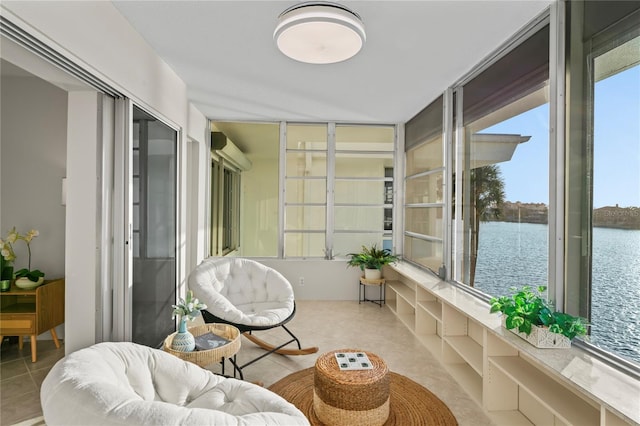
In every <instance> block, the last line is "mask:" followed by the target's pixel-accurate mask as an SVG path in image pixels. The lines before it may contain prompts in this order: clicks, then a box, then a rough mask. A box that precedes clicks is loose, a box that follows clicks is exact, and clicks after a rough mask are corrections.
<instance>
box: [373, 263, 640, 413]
mask: <svg viewBox="0 0 640 426" xmlns="http://www.w3.org/2000/svg"><path fill="white" fill-rule="evenodd" d="M385 268H386V269H385V271H384V275H385V277H387V290H388V291H387V306H388V307H389V308H390V309H391V311H392V312H393V313H394V314H395V315H396V316H397V317H398V318H399V319H400V321H401V322H402V323H403V324H404V325H406V327H407V328H408V329H409V330H410V331H411V332H412V333H413V334H414V335H415V336H416V337H417V338H418V339H419V341H420V342H421V343H422V344H423V345H424V346H425V347H426V348H428V350H429V351H430V352H432V353H433V354H434V355H435V356H436V358H438V359H439V360H441V361H442V362H443V365H444V366H445V368H446V369H447V371H449V373H450V374H451V375H452V376H453V378H454V379H455V380H457V381H458V383H459V384H460V385H461V386H462V388H463V389H464V390H465V391H466V392H467V393H468V394H469V395H470V396H471V397H472V398H473V399H474V400H475V401H476V402H477V403H478V404H479V405H481V406H482V407H483V408H484V409H485V410H487V414H488V415H489V416H490V417H491V418H492V420H493V421H494V422H495V423H496V424H497V425H500V426H503V425H504V426H520V425H523V426H529V425H531V424H541V425H546V424H550V423H553V424H557V425H559V424H565V425H579V426H583V425H584V426H588V425H600V426H621V425H627V424H633V425H636V424H637V425H640V398H638V397H637V395H640V380H638V379H636V378H635V377H633V376H631V375H628V374H625V373H624V372H622V371H619V370H616V369H614V368H613V367H611V366H610V365H608V364H605V363H603V362H602V361H600V360H599V359H597V358H595V357H592V356H590V355H589V354H588V353H586V352H585V351H583V350H581V349H579V348H576V347H572V348H571V349H537V348H535V347H533V346H532V345H530V344H529V343H528V342H526V341H524V340H522V339H521V338H520V337H518V336H516V335H515V334H513V333H511V332H509V331H507V330H505V329H504V328H503V327H502V325H501V321H500V317H499V316H498V315H496V314H491V313H490V312H489V305H488V304H487V303H486V302H485V301H482V300H480V299H479V298H476V297H474V296H472V295H471V294H470V293H469V292H467V291H464V290H463V289H461V288H459V287H457V286H455V285H453V284H451V283H447V282H444V281H442V280H441V279H440V278H438V277H437V276H436V275H435V274H432V273H429V272H426V271H424V270H422V269H420V268H418V267H416V266H414V265H411V264H409V263H406V262H398V263H397V264H395V265H391V266H386V267H385ZM442 336H444V337H442ZM483 345H484V347H483ZM483 392H486V394H484V395H483Z"/></svg>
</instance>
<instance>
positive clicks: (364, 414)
mask: <svg viewBox="0 0 640 426" xmlns="http://www.w3.org/2000/svg"><path fill="white" fill-rule="evenodd" d="M336 352H364V353H365V354H366V355H367V357H368V358H369V361H370V362H371V365H372V366H373V369H370V370H340V368H339V367H338V362H337V361H336V357H335V353H336ZM388 373H389V369H388V368H387V365H386V364H385V362H384V361H383V360H382V358H380V357H379V356H377V355H375V354H372V353H370V352H365V351H359V350H354V349H340V350H336V351H331V352H328V353H326V354H323V355H321V356H320V357H318V360H317V361H316V364H315V369H314V380H313V382H314V386H313V387H314V390H313V409H314V412H315V414H316V416H317V417H318V419H319V420H320V421H321V422H322V423H324V424H325V425H327V426H333V425H336V426H337V425H347V424H354V425H355V424H366V425H383V424H384V423H385V422H386V421H387V418H388V417H389V395H390V394H389V382H390V379H389V374H388Z"/></svg>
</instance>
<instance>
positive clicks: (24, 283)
mask: <svg viewBox="0 0 640 426" xmlns="http://www.w3.org/2000/svg"><path fill="white" fill-rule="evenodd" d="M38 235H40V233H39V232H38V231H37V230H35V229H31V230H30V231H29V232H27V233H26V234H25V235H20V234H19V233H18V232H17V231H16V228H15V226H14V227H13V228H12V229H11V231H9V234H8V236H7V238H6V240H5V241H2V244H1V245H2V253H1V254H2V258H3V260H4V262H3V265H2V266H3V268H2V269H3V271H2V275H3V279H6V278H4V276H8V274H9V273H11V272H8V270H9V271H13V265H12V262H13V261H15V258H16V255H15V252H14V251H13V247H12V244H15V242H16V241H18V240H22V241H24V242H25V244H27V253H28V254H29V258H28V263H27V267H26V268H22V269H19V270H17V271H16V272H15V274H13V275H14V276H15V279H16V286H18V287H20V288H23V289H33V288H36V287H38V286H39V285H40V284H42V283H43V282H44V272H42V271H40V270H39V269H34V270H31V240H33V239H34V238H35V237H37V236H38ZM0 241H1V240H0Z"/></svg>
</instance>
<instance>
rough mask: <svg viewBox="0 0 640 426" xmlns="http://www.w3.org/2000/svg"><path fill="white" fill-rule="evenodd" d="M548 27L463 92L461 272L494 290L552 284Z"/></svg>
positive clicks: (458, 211) (458, 205)
mask: <svg viewBox="0 0 640 426" xmlns="http://www.w3.org/2000/svg"><path fill="white" fill-rule="evenodd" d="M548 97H549V26H548V25H545V26H543V27H542V28H540V29H538V30H534V31H533V32H532V33H531V34H529V35H528V36H527V37H525V39H524V41H522V42H521V43H519V44H518V45H517V46H515V47H513V48H511V49H510V50H509V51H508V52H505V53H504V54H503V55H502V56H500V57H499V58H498V59H496V60H495V61H494V62H493V63H492V64H491V65H489V66H488V67H487V68H486V69H485V70H484V71H482V72H481V73H480V74H478V75H477V76H475V77H474V78H473V79H471V80H470V81H469V82H467V83H466V84H464V85H463V87H462V90H459V89H458V90H457V101H461V102H462V119H461V122H460V126H461V130H462V131H461V132H460V134H461V135H462V138H460V140H459V141H458V145H457V146H456V149H457V153H458V155H457V158H458V159H459V163H457V164H456V175H455V187H456V189H458V192H457V193H456V194H455V195H454V200H455V228H454V229H455V232H456V234H455V238H456V246H457V248H458V252H461V253H463V255H462V256H458V257H457V258H456V259H455V262H456V264H455V271H456V274H455V278H456V279H457V280H458V281H460V282H462V283H464V284H466V285H469V286H472V287H475V288H476V289H478V290H480V291H482V292H484V293H487V294H489V295H503V294H508V292H509V288H510V287H512V286H517V287H521V286H524V285H529V286H539V285H545V286H548V285H549V283H548V253H549V250H548V234H549V227H548V209H549V105H548Z"/></svg>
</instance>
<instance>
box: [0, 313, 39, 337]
mask: <svg viewBox="0 0 640 426" xmlns="http://www.w3.org/2000/svg"><path fill="white" fill-rule="evenodd" d="M35 330H36V316H35V315H32V314H15V315H12V314H4V315H2V317H1V318H0V335H3V336H15V335H17V334H13V333H18V334H34V333H35Z"/></svg>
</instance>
